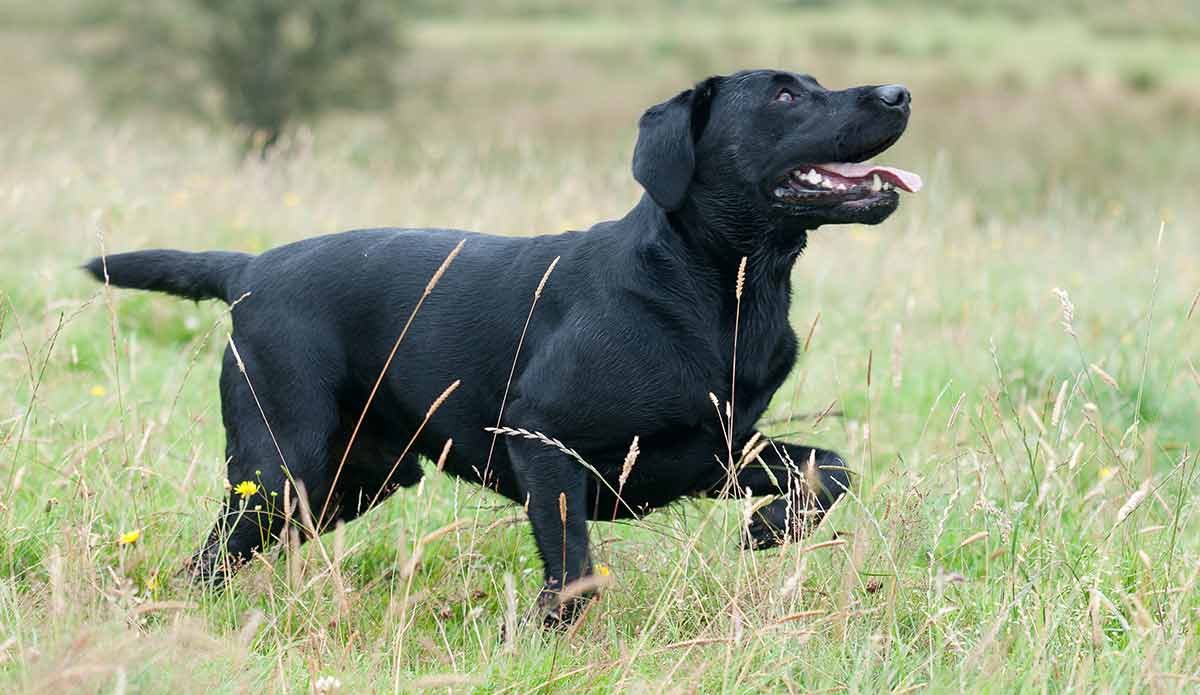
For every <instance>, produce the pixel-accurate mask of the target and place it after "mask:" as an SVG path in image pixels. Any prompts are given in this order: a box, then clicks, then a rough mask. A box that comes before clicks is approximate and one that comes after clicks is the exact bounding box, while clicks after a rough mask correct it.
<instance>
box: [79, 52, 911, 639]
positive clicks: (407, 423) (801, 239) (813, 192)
mask: <svg viewBox="0 0 1200 695" xmlns="http://www.w3.org/2000/svg"><path fill="white" fill-rule="evenodd" d="M908 115H909V93H908V91H907V90H906V89H905V88H904V87H902V86H899V85H887V86H865V87H856V88H852V89H846V90H842V91H831V90H828V89H825V88H824V87H822V86H821V85H820V84H818V83H817V81H816V80H814V79H813V78H812V77H809V76H807V75H797V74H793V73H789V72H779V71H773V70H754V71H744V72H739V73H737V74H734V75H729V76H716V77H710V78H708V79H706V80H704V81H702V82H700V83H699V84H697V85H696V86H695V87H694V88H693V89H689V90H686V91H684V92H681V93H680V94H678V95H676V96H675V97H673V98H672V99H670V100H668V101H666V102H664V103H662V104H659V105H657V106H654V107H652V108H650V109H649V110H648V111H646V113H645V114H644V115H643V116H642V118H641V121H640V123H639V134H638V139H637V145H636V147H635V149H634V153H633V175H634V178H636V179H637V181H638V182H639V183H640V184H641V185H642V187H643V188H644V189H645V192H646V194H645V195H643V196H642V199H641V200H640V201H639V202H638V204H637V205H636V206H635V207H634V208H633V209H632V210H631V211H630V212H629V213H628V214H627V215H625V217H623V218H621V219H619V220H615V221H609V222H601V223H600V224H597V225H595V226H594V227H592V228H591V229H590V230H588V231H586V232H568V233H565V234H557V235H550V236H538V237H500V236H489V235H484V234H476V233H471V232H463V231H456V230H450V229H371V230H359V231H352V232H345V233H341V234H333V235H329V236H321V237H316V238H312V239H307V240H304V241H299V242H296V243H293V244H288V245H286V246H281V247H279V248H276V249H273V250H270V251H267V252H266V253H263V254H261V255H259V256H252V255H248V254H244V253H230V252H220V251H212V252H205V253H188V252H183V251H170V250H152V251H139V252H133V253H122V254H117V255H112V256H107V257H102V258H96V259H94V260H92V261H91V262H90V263H88V265H87V266H86V268H87V270H88V271H90V273H91V274H92V275H93V276H95V277H96V278H97V279H98V280H101V281H104V282H108V283H111V284H112V285H115V286H119V287H131V288H137V289H146V290H156V291H160V292H168V293H171V294H175V295H179V296H182V297H187V298H190V299H193V300H202V299H220V300H222V301H225V302H228V303H232V304H234V306H233V309H232V313H233V335H232V338H231V341H230V342H231V344H230V346H229V347H228V348H227V349H226V351H225V358H224V363H223V366H222V372H221V381H220V388H221V406H222V416H223V420H224V424H225V431H226V437H227V440H226V441H227V444H226V447H227V448H226V455H227V457H228V466H229V476H228V479H229V480H230V481H232V482H233V483H234V484H237V483H239V482H241V481H247V480H248V481H252V482H254V483H255V485H256V486H257V490H255V491H250V492H249V493H248V494H247V492H248V490H249V488H250V487H251V486H243V487H242V488H240V489H238V490H233V491H231V492H230V493H229V497H228V500H227V502H226V505H225V508H224V510H223V511H222V512H221V515H220V517H219V519H218V521H217V523H216V526H215V527H214V529H213V531H212V534H211V536H210V537H209V539H208V541H207V543H206V545H205V546H204V547H203V548H202V549H201V550H200V552H199V553H198V554H197V555H196V557H195V558H194V560H193V564H192V568H193V572H194V573H195V575H196V576H197V577H200V578H202V579H204V580H206V581H210V582H219V581H221V580H223V579H224V578H225V577H226V576H227V575H228V573H229V572H230V571H231V568H232V567H235V566H236V565H237V564H238V563H239V562H241V561H244V560H245V559H246V558H248V557H249V556H250V555H251V554H252V553H253V552H254V551H256V550H259V549H260V548H261V547H262V546H263V545H264V542H269V541H270V540H271V539H272V538H278V537H279V534H280V532H281V529H282V525H283V518H284V515H283V513H282V511H283V510H282V509H281V507H282V504H281V500H282V499H283V497H284V488H285V484H286V483H287V482H288V481H291V483H292V487H291V489H290V490H289V491H288V492H289V493H290V494H291V496H292V498H293V499H295V497H296V492H295V490H296V489H297V486H299V487H300V489H302V490H303V491H305V492H306V493H307V500H308V502H309V504H310V507H311V509H312V514H313V515H314V516H318V517H320V519H321V522H322V523H328V522H329V521H333V520H345V521H348V520H350V519H353V518H355V517H357V516H358V515H360V514H361V513H363V512H364V511H366V509H367V508H369V507H370V506H371V505H372V504H374V503H375V502H377V501H378V500H379V499H381V498H384V497H386V496H388V495H389V494H391V493H392V492H394V491H395V490H396V489H397V487H400V486H411V485H413V484H415V483H416V482H417V481H418V480H420V478H421V476H422V469H421V463H420V458H421V457H425V458H426V459H431V460H432V459H437V458H438V457H439V454H440V453H442V452H443V447H444V446H445V445H446V442H447V440H449V439H451V438H453V446H452V447H451V448H450V451H449V454H448V456H447V457H446V458H445V459H444V461H443V462H442V464H443V465H444V468H445V470H446V471H448V472H449V473H451V474H453V475H455V476H458V477H460V478H464V479H467V480H470V481H473V482H476V483H480V484H482V485H485V486H487V487H488V488H491V489H493V490H495V491H497V492H499V493H500V494H501V495H504V496H505V497H507V498H509V499H511V500H513V501H515V502H517V503H519V504H523V505H525V506H526V509H527V511H528V516H529V521H530V524H531V525H532V527H533V535H534V538H535V540H536V542H537V547H538V551H539V553H540V554H541V559H542V563H543V566H544V572H545V574H544V579H545V585H544V589H543V592H542V594H541V596H540V599H539V606H542V608H543V609H544V611H545V620H546V621H547V623H548V624H563V623H565V622H569V621H570V620H571V619H573V617H574V616H575V615H576V614H577V612H578V610H579V608H580V607H581V605H582V601H583V599H580V598H575V599H571V600H566V601H560V600H559V592H560V591H561V590H562V589H563V587H564V586H565V585H567V584H569V583H570V582H572V581H575V580H578V579H581V578H583V577H586V576H588V575H590V574H591V572H592V563H591V560H590V557H589V551H588V528H587V522H588V520H610V519H613V518H628V517H633V516H639V515H641V514H644V513H646V512H649V511H650V510H653V509H655V508H656V507H661V506H663V505H666V504H669V503H670V502H672V501H673V500H677V499H679V498H680V497H683V496H687V495H714V496H727V497H744V496H747V495H750V496H777V499H775V500H774V501H771V502H769V503H768V504H765V505H764V506H761V507H760V508H759V509H758V511H757V512H756V514H755V516H754V519H753V521H752V523H751V524H750V527H749V528H748V529H747V530H746V533H745V536H744V537H743V542H745V543H747V544H749V545H750V546H752V547H757V548H763V547H770V546H773V545H777V544H779V543H780V542H782V541H784V540H787V539H795V538H798V537H799V536H800V535H801V534H803V533H804V532H805V531H806V529H810V528H811V527H812V526H813V524H815V523H817V522H818V521H819V520H820V518H821V516H822V515H823V514H824V512H825V510H827V509H829V507H830V506H831V505H832V504H833V503H834V502H835V501H836V500H837V499H838V497H839V496H840V495H841V494H842V493H843V492H844V491H845V490H846V489H847V487H848V486H849V483H850V476H849V473H848V471H847V469H846V467H845V464H844V463H843V462H842V460H841V459H840V458H839V457H838V456H837V455H836V454H835V453H833V452H831V451H825V450H822V449H816V448H811V447H806V446H801V445H796V444H789V443H784V442H773V441H769V440H767V439H765V438H761V437H759V436H758V435H757V434H756V430H755V423H756V422H757V420H758V419H759V417H760V416H761V415H762V414H763V412H764V410H765V409H766V408H767V405H768V403H769V402H770V400H771V397H772V395H773V394H774V393H775V391H776V389H777V388H779V386H780V385H781V384H782V383H783V380H784V378H785V377H786V376H787V375H788V372H789V371H790V370H791V369H792V365H793V363H794V362H795V359H796V336H795V333H794V332H793V330H792V327H791V326H790V325H789V324H788V307H789V305H790V294H791V286H790V281H789V274H790V271H791V269H792V264H793V263H794V261H795V260H796V258H797V256H798V255H799V254H800V252H801V251H802V250H803V249H804V246H805V242H806V235H807V232H808V231H809V230H812V229H816V228H817V227H819V226H821V225H823V224H840V223H861V224H877V223H879V222H882V221H883V220H884V219H886V218H887V217H888V215H890V214H891V213H892V211H894V210H895V209H896V206H897V204H898V198H899V196H898V190H906V191H915V190H917V188H919V186H920V179H919V178H918V177H917V176H916V175H915V174H911V173H909V172H906V171H903V170H900V169H894V168H891V167H885V166H879V165H873V164H864V163H862V162H863V161H864V160H866V159H868V158H870V157H873V156H875V155H877V154H879V153H881V152H883V151H884V150H886V149H887V148H888V147H889V146H891V145H892V143H894V142H896V140H897V139H898V138H899V137H900V135H901V134H902V133H903V132H904V129H905V126H906V125H907V122H908ZM463 240H465V243H464V245H463V246H462V249H461V253H459V254H458V255H457V257H456V258H455V259H454V260H453V262H452V263H451V264H450V265H449V266H448V268H447V269H446V272H445V273H444V275H443V276H442V277H441V278H440V280H439V282H438V284H437V285H436V287H435V288H434V290H433V291H432V293H428V296H426V297H425V298H424V303H423V305H422V306H421V308H420V310H419V312H418V313H417V314H416V315H415V318H414V319H413V321H412V324H411V327H410V328H409V329H408V332H407V335H406V336H405V338H404V340H403V342H401V343H400V344H399V350H398V352H397V353H396V354H395V358H394V361H392V362H390V367H389V368H387V369H386V370H384V365H385V364H389V362H388V359H389V354H390V353H391V352H392V350H393V348H394V346H395V345H396V340H397V335H398V334H399V332H400V330H401V327H402V326H403V325H404V323H405V320H406V318H407V317H408V316H409V315H410V313H411V312H412V311H413V309H414V305H415V303H416V302H417V301H418V300H420V299H421V298H422V296H423V295H424V294H426V288H427V283H428V282H429V280H430V278H431V276H433V275H434V273H435V271H436V270H437V269H438V267H439V266H440V265H441V264H442V263H443V261H444V260H445V259H446V258H447V256H448V255H449V254H450V253H451V251H452V250H453V249H454V248H455V246H456V245H458V244H459V242H461V241H463ZM555 259H559V261H558V263H557V266H556V267H555V269H554V270H553V273H552V274H550V275H549V277H548V279H546V280H545V286H544V290H543V291H542V294H541V296H540V299H539V300H538V303H537V304H536V308H535V310H534V311H533V313H532V318H531V320H530V321H529V323H528V328H527V330H524V332H523V329H524V328H525V323H526V317H527V315H528V312H529V311H530V307H531V302H532V301H533V295H534V292H535V289H537V288H538V286H539V283H540V282H542V281H543V277H544V276H545V275H546V272H547V269H548V267H549V266H550V265H551V262H552V261H554V260H555ZM743 259H745V261H744V263H745V265H744V274H742V273H739V267H740V266H742V263H743ZM739 307H740V311H739ZM739 316H740V318H738V317H739ZM735 319H736V321H735ZM735 324H736V325H735ZM735 333H736V336H737V355H736V378H735V379H731V377H732V376H734V371H735V370H734V336H735ZM522 336H523V343H522ZM519 344H520V345H523V347H522V348H521V350H520V352H519V353H518V345H519ZM510 373H511V378H510ZM377 380H379V383H377ZM456 381H459V382H460V385H459V386H458V388H457V389H456V390H454V391H453V392H452V393H450V395H449V396H448V397H446V398H445V399H444V402H442V403H441V404H440V405H439V407H437V408H436V411H435V412H434V413H433V415H432V416H431V417H428V413H429V411H430V408H431V404H433V403H434V401H435V400H437V399H438V398H439V396H441V395H442V394H443V392H444V391H445V390H446V389H447V387H448V386H449V385H451V384H452V383H454V382H456ZM710 394H712V395H710ZM713 395H715V399H714V398H713ZM714 400H715V402H716V403H719V406H717V407H715V408H714V405H715V403H714ZM368 401H370V407H369V408H366V409H365V416H363V413H364V408H365V406H366V405H367V403H368ZM729 402H732V408H731V412H732V415H729V412H730V409H729V408H728V405H727V404H728V403H729ZM501 412H503V418H502V423H503V425H506V426H510V427H513V428H523V429H525V430H529V431H533V432H541V433H544V434H546V435H548V436H549V437H553V438H556V439H558V440H560V441H561V442H562V443H563V444H564V445H565V446H567V447H570V448H572V449H574V450H575V451H576V452H577V453H578V454H579V456H580V457H581V458H582V459H583V460H584V461H586V462H587V466H585V465H583V464H582V463H580V462H579V460H578V459H576V458H574V457H572V456H569V455H567V454H565V453H564V452H563V451H561V450H560V449H558V448H556V447H554V446H548V445H547V444H546V443H545V442H544V441H539V440H537V439H526V438H524V437H510V436H502V437H500V441H496V437H497V435H496V433H495V432H494V431H490V430H489V429H488V428H489V426H494V425H496V424H497V420H498V417H499V415H500V413H501ZM360 416H362V417H361V418H360ZM360 419H361V422H360ZM635 435H636V436H637V437H638V438H639V442H640V455H639V456H638V457H637V459H636V462H635V463H634V465H633V468H632V470H631V471H628V472H627V473H628V475H627V477H626V479H625V480H624V481H623V484H622V481H621V480H620V478H621V477H622V476H621V473H622V467H623V463H624V461H625V457H626V453H627V451H628V449H629V447H630V443H631V441H632V440H633V438H634V436H635ZM414 438H415V439H414ZM352 439H353V441H352V442H351V440H352ZM410 439H414V441H413V443H412V446H411V447H409V446H408V445H409V443H410ZM351 444H352V446H350V448H349V451H348V453H347V447H348V445H351ZM748 444H749V445H750V446H749V448H750V449H751V450H752V451H750V452H749V455H747V456H743V455H742V454H743V449H744V448H746V447H747V445H748ZM763 444H765V445H766V446H765V447H764V446H763ZM343 459H344V461H343ZM618 489H619V495H618ZM322 512H324V513H323V514H322Z"/></svg>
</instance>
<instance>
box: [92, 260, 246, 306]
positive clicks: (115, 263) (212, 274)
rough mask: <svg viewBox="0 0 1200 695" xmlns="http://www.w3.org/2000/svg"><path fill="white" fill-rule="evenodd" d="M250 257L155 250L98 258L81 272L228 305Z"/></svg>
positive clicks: (116, 282) (108, 281)
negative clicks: (235, 283) (215, 300)
mask: <svg viewBox="0 0 1200 695" xmlns="http://www.w3.org/2000/svg"><path fill="white" fill-rule="evenodd" d="M252 258H254V256H251V255H250V254H248V253H237V252H233V251H205V252H202V253H190V252H187V251H171V250H166V249H155V250H152V251H134V252H132V253H118V254H114V255H111V256H99V257H96V258H93V259H92V260H90V261H88V262H87V264H86V265H84V266H83V269H84V270H86V271H87V272H88V273H90V274H91V275H92V277H94V278H96V279H97V280H99V281H100V282H103V283H105V284H109V285H113V286H116V287H129V288H131V289H137V290H153V291H155V292H167V293H170V294H174V295H178V296H180V297H187V298H188V299H194V300H196V301H200V300H201V299H220V300H221V301H223V302H225V303H226V304H229V303H232V302H233V301H234V300H235V299H236V297H234V296H232V294H233V292H234V287H233V285H234V281H235V280H236V279H237V278H238V277H239V276H240V275H241V273H242V269H243V268H245V267H246V264H247V263H249V262H250V260H251V259H252Z"/></svg>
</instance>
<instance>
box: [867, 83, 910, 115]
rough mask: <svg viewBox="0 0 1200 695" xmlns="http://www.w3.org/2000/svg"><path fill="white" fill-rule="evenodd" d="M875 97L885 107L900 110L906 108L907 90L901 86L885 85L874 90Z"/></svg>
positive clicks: (907, 100)
mask: <svg viewBox="0 0 1200 695" xmlns="http://www.w3.org/2000/svg"><path fill="white" fill-rule="evenodd" d="M875 96H877V97H879V100H880V101H882V102H883V103H884V104H885V105H887V106H890V107H891V108H893V109H902V108H904V107H906V106H908V102H909V99H910V97H909V94H908V88H906V87H905V86H904V85H902V84H885V85H884V86H882V87H877V88H876V89H875Z"/></svg>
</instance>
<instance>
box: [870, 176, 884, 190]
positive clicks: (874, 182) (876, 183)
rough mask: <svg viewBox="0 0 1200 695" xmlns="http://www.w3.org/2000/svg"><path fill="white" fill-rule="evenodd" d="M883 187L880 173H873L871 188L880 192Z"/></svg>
mask: <svg viewBox="0 0 1200 695" xmlns="http://www.w3.org/2000/svg"><path fill="white" fill-rule="evenodd" d="M881 187H882V184H881V183H880V181H879V174H871V190H872V191H875V192H876V193H878V192H879V189H880V188H881Z"/></svg>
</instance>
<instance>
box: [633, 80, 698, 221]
mask: <svg viewBox="0 0 1200 695" xmlns="http://www.w3.org/2000/svg"><path fill="white" fill-rule="evenodd" d="M719 79H720V78H719V77H710V78H708V79H707V80H704V81H703V82H701V83H700V84H698V85H696V87H695V88H693V89H689V90H686V91H683V92H680V93H679V94H677V95H675V97H674V98H673V99H671V100H669V101H664V102H663V103H661V104H658V105H657V106H651V107H650V108H649V109H647V110H646V113H644V114H642V118H641V120H640V121H638V139H637V145H635V146H634V148H633V178H635V179H637V182H638V183H640V184H642V188H645V189H646V192H647V193H649V194H650V197H651V198H653V199H654V202H656V203H658V204H659V206H660V207H662V208H663V209H665V210H668V211H670V210H678V209H679V207H680V206H681V205H682V204H683V200H684V198H685V197H686V196H687V190H688V186H690V185H691V183H692V173H693V172H694V171H695V168H696V147H695V146H696V141H697V140H699V139H700V135H701V133H703V132H704V126H705V125H707V123H708V114H709V106H710V105H711V103H712V98H713V95H714V94H715V92H716V85H717V81H718V80H719Z"/></svg>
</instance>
